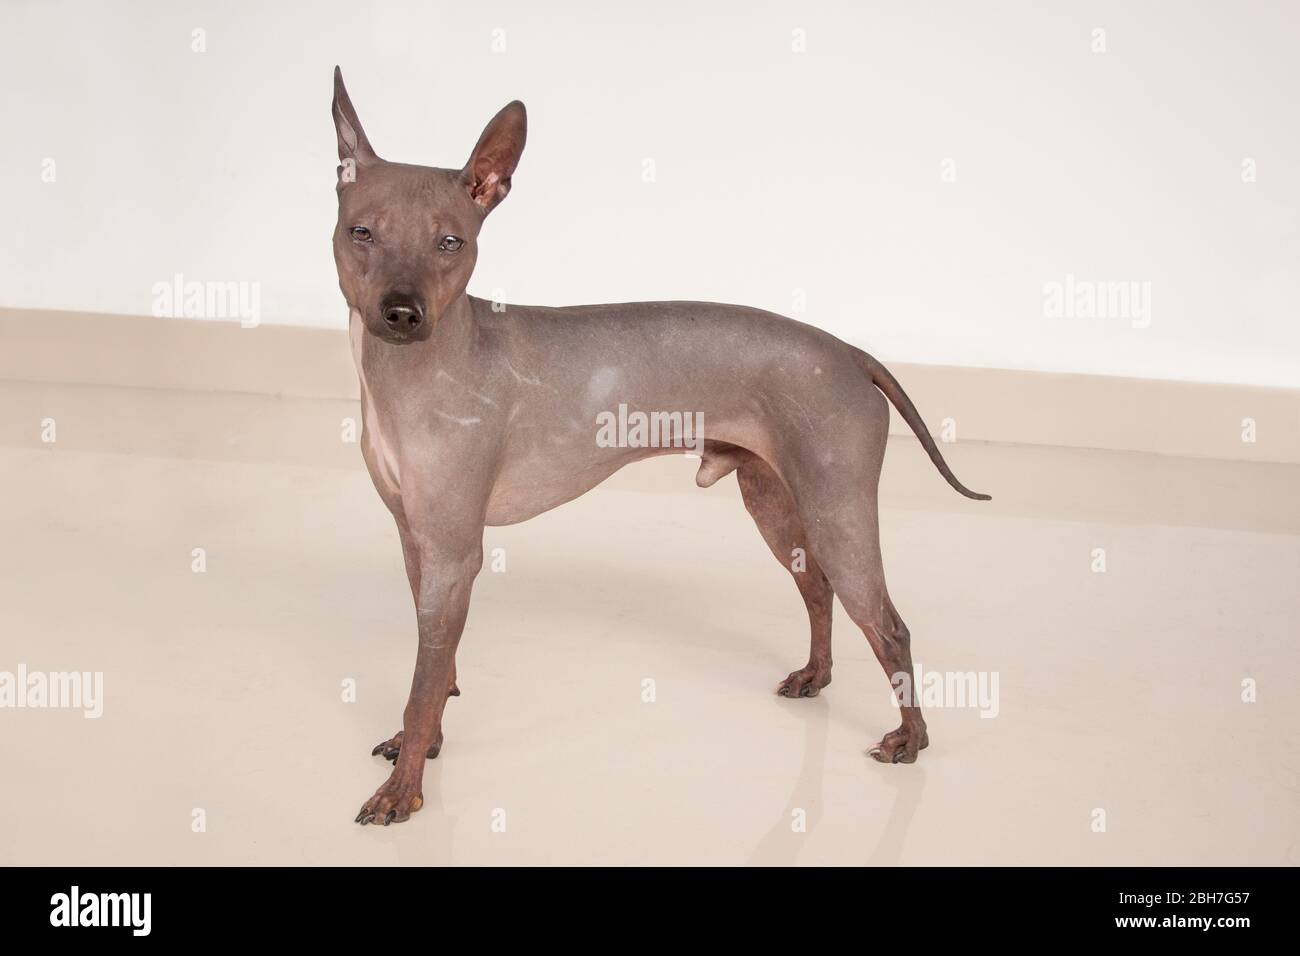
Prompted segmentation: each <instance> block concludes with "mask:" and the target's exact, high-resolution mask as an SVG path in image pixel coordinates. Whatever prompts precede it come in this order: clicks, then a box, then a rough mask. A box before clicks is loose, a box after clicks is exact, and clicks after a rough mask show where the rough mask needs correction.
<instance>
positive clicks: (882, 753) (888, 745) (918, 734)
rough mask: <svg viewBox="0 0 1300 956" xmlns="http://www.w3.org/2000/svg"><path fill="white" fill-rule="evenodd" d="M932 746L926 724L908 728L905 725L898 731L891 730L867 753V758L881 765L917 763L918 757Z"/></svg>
mask: <svg viewBox="0 0 1300 956" xmlns="http://www.w3.org/2000/svg"><path fill="white" fill-rule="evenodd" d="M928 746H930V735H929V734H928V733H927V732H926V729H925V724H921V725H920V726H919V727H908V726H907V724H903V725H902V726H901V727H899V728H898V729H897V730H891V731H890V732H889V733H887V734H885V736H884V737H883V738H881V741H880V743H878V744H876V745H875V746H874V747H872V748H871V749H870V750H868V751H867V756H868V757H871V758H872V759H873V760H876V761H878V762H879V763H916V755H917V754H918V753H919V752H920V751H922V750H924V749H925V748H926V747H928Z"/></svg>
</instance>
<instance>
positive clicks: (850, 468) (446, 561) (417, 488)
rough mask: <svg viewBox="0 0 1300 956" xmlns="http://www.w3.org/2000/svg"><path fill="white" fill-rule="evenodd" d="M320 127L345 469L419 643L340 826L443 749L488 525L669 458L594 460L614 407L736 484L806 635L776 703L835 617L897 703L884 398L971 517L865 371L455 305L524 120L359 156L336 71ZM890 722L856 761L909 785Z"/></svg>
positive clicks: (514, 310)
mask: <svg viewBox="0 0 1300 956" xmlns="http://www.w3.org/2000/svg"><path fill="white" fill-rule="evenodd" d="M333 114H334V120H335V127H336V131H337V133H338V142H339V157H340V160H341V165H340V167H339V180H340V181H339V187H338V198H339V219H338V224H337V226H336V228H335V231H334V257H335V261H336V263H337V265H338V273H339V285H340V288H341V289H342V291H343V295H344V297H345V298H346V300H347V302H348V304H349V307H350V309H351V320H350V322H351V340H352V349H353V356H354V359H355V361H356V365H357V371H358V375H359V377H360V381H361V393H362V418H363V433H362V451H363V455H364V457H365V460H366V465H367V467H368V468H369V470H370V474H371V477H372V478H373V480H374V483H375V487H376V489H377V490H378V492H379V494H380V497H381V498H382V499H383V501H384V503H385V504H386V505H387V506H388V508H389V510H390V511H392V513H393V516H394V518H395V519H396V522H397V527H398V532H399V536H400V538H401V543H402V549H403V554H404V555H405V559H406V570H407V576H408V578H409V581H410V585H411V592H412V596H413V597H414V599H415V607H416V622H417V629H418V635H419V645H418V650H417V653H416V663H415V675H414V678H413V680H412V684H411V693H410V697H409V699H408V702H407V705H406V710H405V713H404V715H403V725H402V731H401V733H399V734H398V735H396V736H395V737H393V738H392V739H390V740H388V741H385V742H383V743H381V744H379V745H378V746H377V747H376V748H375V750H374V753H375V754H378V755H382V756H385V757H387V758H388V759H391V760H393V761H394V767H393V771H392V774H391V776H390V777H389V779H388V780H387V781H386V782H385V783H384V785H383V786H382V787H380V788H379V790H378V791H377V792H376V793H375V794H374V796H372V797H371V798H370V799H369V800H367V801H366V803H365V804H364V805H363V806H362V808H361V812H360V813H359V814H358V816H357V821H358V822H360V823H383V824H385V825H386V824H388V823H393V822H399V821H402V820H405V819H407V818H409V816H410V815H411V813H413V812H414V811H416V810H418V809H419V808H420V806H421V804H422V802H423V797H422V794H421V781H422V777H423V771H424V762H425V760H426V759H429V758H432V757H435V756H437V754H438V751H439V749H440V748H441V746H442V739H443V734H442V715H443V709H444V707H445V705H446V702H447V698H448V697H449V696H450V695H452V694H454V693H458V691H456V689H455V687H456V671H455V654H456V648H457V645H458V643H459V641H460V636H461V631H462V629H463V627H464V624H465V618H466V615H467V613H468V609H469V600H470V592H471V589H472V587H473V584H474V579H475V576H476V575H477V574H478V572H479V569H480V567H481V565H482V561H483V550H482V540H483V529H484V527H485V526H486V525H503V524H512V523H515V522H519V521H524V520H527V519H528V518H531V517H533V516H534V515H537V514H540V513H542V512H544V511H547V510H548V509H550V508H554V507H556V506H557V505H560V504H563V503H564V502H566V501H570V500H572V499H574V498H576V497H578V496H579V495H581V494H583V493H584V492H586V491H588V490H589V489H591V488H592V487H594V486H595V485H597V484H598V483H600V482H601V481H602V480H604V479H605V478H606V477H608V476H609V475H611V474H613V473H614V472H615V471H617V470H618V469H620V468H622V467H623V466H624V465H627V464H629V463H630V462H633V461H637V460H639V459H642V458H646V457H649V456H651V455H658V454H668V453H673V452H679V453H680V452H682V451H685V450H688V449H686V448H683V447H675V448H674V447H654V448H645V447H618V446H614V447H603V446H602V443H600V442H599V441H598V440H597V430H598V429H597V422H598V416H599V415H601V414H602V413H609V412H615V413H616V411H617V409H618V407H619V405H620V404H623V405H626V406H627V407H628V409H631V410H634V411H635V410H640V411H644V412H652V411H660V412H682V413H688V414H690V413H701V414H702V415H703V419H702V420H703V422H704V439H705V440H704V443H703V449H702V450H703V456H702V461H701V464H700V471H699V474H698V476H697V482H698V483H699V484H700V485H701V486H707V485H711V484H713V483H714V482H716V481H717V480H719V479H720V478H722V477H723V476H725V475H727V474H730V473H731V472H732V471H736V472H737V474H738V481H739V485H740V489H741V493H742V496H743V499H744V502H745V506H746V508H747V509H748V510H749V512H750V514H751V515H752V516H753V517H754V520H755V522H756V523H757V525H758V528H759V531H760V532H761V533H762V536H763V538H764V540H765V541H766V542H767V544H768V546H769V547H770V548H771V550H772V553H773V554H774V555H775V556H776V558H777V560H779V561H780V562H781V563H782V565H784V566H785V567H787V568H788V569H789V570H790V571H791V574H792V576H793V577H794V579H795V583H796V585H797V586H798V588H799V592H800V594H801V595H802V596H803V598H804V601H805V603H806V605H807V608H808V614H809V620H810V624H811V630H812V639H811V650H810V655H809V661H808V664H807V666H805V667H803V668H801V669H799V670H797V671H795V672H793V673H791V674H790V675H789V676H788V677H787V678H786V679H785V680H784V681H782V682H781V684H780V685H779V687H778V688H777V691H778V693H781V694H783V695H785V696H788V697H792V698H796V699H797V698H800V697H811V696H815V695H816V694H817V693H819V692H820V691H821V689H822V688H824V687H825V686H826V685H827V684H829V683H830V679H831V604H832V598H833V596H834V595H838V596H839V598H840V601H841V602H842V604H843V605H844V608H845V610H846V611H847V612H848V614H849V616H850V617H851V618H852V619H853V622H854V623H855V624H856V625H857V626H858V627H859V628H861V629H862V631H863V633H864V634H865V635H866V637H867V640H868V641H869V642H870V645H871V648H872V650H873V651H874V652H875V654H876V657H877V659H878V660H879V661H880V664H881V666H882V667H883V668H884V670H885V673H886V675H887V676H889V677H890V678H891V680H893V679H894V676H895V675H901V674H906V675H907V678H908V684H909V685H910V683H911V674H912V660H911V651H910V646H909V645H910V639H909V635H908V631H907V627H906V626H905V625H904V624H903V621H902V619H901V618H900V617H899V615H898V612H897V611H896V610H895V609H894V606H893V604H892V602H891V601H890V599H889V594H888V592H887V591H886V589H885V578H884V572H883V569H882V564H881V557H880V542H879V533H878V528H877V503H876V488H877V482H878V479H879V476H880V468H881V462H882V460H883V457H884V451H885V441H886V433H887V429H888V424H889V405H888V402H887V401H886V396H888V398H889V399H890V400H891V401H893V403H894V404H895V405H896V406H897V407H898V409H899V411H900V412H901V413H902V414H903V416H904V418H905V419H906V420H907V421H908V422H909V424H910V425H911V426H912V427H913V430H914V431H916V433H917V436H918V438H920V440H921V441H922V444H923V445H924V446H925V448H926V450H927V452H928V453H929V454H930V457H931V459H932V460H933V461H934V463H935V465H936V466H937V467H938V468H939V470H940V471H941V472H942V473H943V475H944V477H945V478H947V479H948V480H949V482H950V483H951V484H952V485H953V487H955V488H957V490H958V491H960V492H962V493H963V494H966V495H967V496H969V497H983V496H977V495H975V494H974V493H973V492H969V491H967V490H966V489H965V488H964V487H963V486H961V485H960V483H959V482H957V480H956V478H954V477H953V476H952V473H951V472H950V471H949V470H948V467H947V465H946V464H945V463H944V462H943V459H942V457H941V456H940V454H939V451H938V449H937V448H936V447H935V445H934V442H933V441H932V440H931V439H930V437H929V435H928V434H927V433H926V431H925V427H924V424H923V423H922V422H921V419H920V417H919V415H918V414H917V413H916V409H915V408H914V407H913V406H912V404H911V402H910V401H909V400H908V399H907V396H906V395H905V394H904V393H903V391H902V389H901V388H900V387H899V386H898V383H897V382H896V381H894V379H893V377H892V376H891V375H889V373H888V372H887V371H886V370H885V369H884V368H883V366H881V365H880V364H879V363H877V362H876V361H875V360H874V359H872V358H871V357H870V356H869V355H867V354H866V353H864V352H861V351H859V350H857V349H855V348H853V347H851V346H849V345H846V344H845V343H843V342H841V341H839V340H838V339H836V338H834V337H833V336H831V335H828V334H826V333H825V332H822V331H820V330H818V329H815V328H812V327H811V326H808V325H804V324H801V323H799V322H795V321H793V320H790V319H786V318H783V317H781V316H777V315H773V314H771V313H767V312H762V311H759V310H757V309H750V308H744V307H741V306H733V305H718V304H713V303H703V302H645V303H632V304H623V305H588V306H576V307H572V308H562V309H558V308H545V307H537V306H519V305H510V306H508V307H505V308H502V307H500V306H498V307H495V308H494V306H493V304H492V303H489V302H486V301H484V300H482V299H478V298H475V297H473V296H470V295H467V294H466V291H465V289H466V285H467V283H468V282H469V278H470V275H471V273H472V272H473V269H474V263H475V260H476V257H477V238H478V234H479V229H480V228H481V226H482V224H483V221H484V218H485V217H486V216H487V214H488V213H489V212H490V211H491V210H492V209H493V208H494V207H495V206H496V205H497V203H499V202H500V201H501V200H502V199H504V198H505V196H506V194H507V193H508V192H509V190H510V186H511V179H512V176H513V174H514V171H515V166H516V164H517V163H518V161H519V157H520V154H521V153H522V151H523V146H524V140H525V136H526V120H525V113H524V108H523V105H522V104H521V103H518V102H515V103H511V104H509V105H507V106H506V107H505V108H504V109H502V110H501V112H500V113H498V114H497V115H496V117H494V118H493V120H492V121H491V122H490V123H489V124H488V126H487V128H486V129H485V130H484V132H483V135H482V136H481V137H480V139H479V142H478V144H477V145H476V146H475V147H474V150H473V151H472V153H471V155H470V158H469V161H468V162H467V163H466V165H465V167H464V168H462V169H459V170H452V169H437V168H431V167H424V166H411V165H405V164H399V163H389V162H386V161H384V160H382V159H380V158H379V157H378V156H376V155H375V153H374V151H373V149H372V148H371V146H370V143H369V140H368V139H367V138H366V135H365V133H364V131H363V130H362V127H361V124H360V121H359V120H358V118H357V115H356V112H355V110H354V109H353V107H352V104H351V101H350V100H349V98H348V95H347V91H346V90H345V89H344V87H343V81H342V77H341V75H339V73H338V72H337V71H336V73H335V98H334V106H333ZM358 229H360V230H361V231H360V232H358V231H357V230H358ZM678 437H681V436H678ZM660 444H661V446H662V445H663V444H666V442H661V443H660ZM796 549H798V552H799V553H801V554H802V555H803V560H796V558H795V552H796ZM901 703H902V705H903V706H902V707H901V713H902V724H901V726H900V727H899V728H898V729H897V730H894V731H892V732H891V733H889V734H887V735H885V737H884V738H883V739H882V740H881V741H880V743H879V744H877V745H876V746H875V747H874V748H872V749H871V750H870V751H869V753H870V754H871V756H873V757H874V758H875V759H876V760H879V761H882V762H885V763H910V762H912V761H914V760H916V757H917V753H918V751H920V750H921V749H922V748H924V747H925V746H927V744H928V742H929V741H928V739H927V736H926V725H925V720H924V719H923V717H922V716H921V711H920V708H919V707H916V706H912V703H911V702H910V701H906V700H903V701H901Z"/></svg>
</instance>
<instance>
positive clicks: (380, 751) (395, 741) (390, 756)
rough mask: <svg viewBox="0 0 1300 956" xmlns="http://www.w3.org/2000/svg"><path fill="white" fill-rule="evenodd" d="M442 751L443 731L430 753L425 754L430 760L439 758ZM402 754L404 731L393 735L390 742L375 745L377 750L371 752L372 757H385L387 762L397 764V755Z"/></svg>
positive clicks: (439, 733) (439, 732)
mask: <svg viewBox="0 0 1300 956" xmlns="http://www.w3.org/2000/svg"><path fill="white" fill-rule="evenodd" d="M441 750H442V731H441V730H440V731H438V739H437V740H435V741H434V742H433V746H431V747H430V748H429V750H428V752H427V753H426V754H425V757H427V758H428V759H429V760H432V759H433V758H434V757H436V756H438V753H439V752H440V751H441ZM401 752H402V731H400V730H399V731H398V732H397V733H395V734H393V736H392V737H390V738H389V739H388V740H384V741H380V742H379V743H377V744H375V749H374V750H372V751H370V756H372V757H383V758H384V759H385V760H388V761H391V762H393V763H397V755H398V754H400V753H401Z"/></svg>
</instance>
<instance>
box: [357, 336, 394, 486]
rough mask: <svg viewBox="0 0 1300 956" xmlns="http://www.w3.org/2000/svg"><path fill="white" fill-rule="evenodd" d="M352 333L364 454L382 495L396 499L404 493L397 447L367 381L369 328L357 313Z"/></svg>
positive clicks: (362, 452) (367, 465)
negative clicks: (379, 413) (359, 396)
mask: <svg viewBox="0 0 1300 956" xmlns="http://www.w3.org/2000/svg"><path fill="white" fill-rule="evenodd" d="M348 334H349V336H350V338H351V340H352V361H353V363H354V364H355V365H356V367H357V378H358V380H359V381H360V383H361V454H362V457H363V458H365V461H366V467H367V468H368V469H369V471H370V478H371V480H372V481H373V482H374V483H375V487H376V489H378V491H379V493H380V495H381V496H382V497H384V498H385V499H388V498H389V497H390V496H391V497H394V498H395V497H397V496H398V495H399V494H400V491H401V482H400V478H401V473H400V471H399V470H398V466H397V445H396V442H395V441H394V440H393V436H392V435H390V434H386V433H385V431H384V423H383V419H382V416H380V415H378V414H377V413H376V410H375V399H374V395H373V393H372V392H371V390H370V386H369V384H368V383H367V382H366V367H365V362H364V361H363V354H362V352H363V349H364V347H365V326H363V325H362V324H361V316H360V315H359V314H357V312H355V311H353V312H352V313H351V315H350V316H349V318H348Z"/></svg>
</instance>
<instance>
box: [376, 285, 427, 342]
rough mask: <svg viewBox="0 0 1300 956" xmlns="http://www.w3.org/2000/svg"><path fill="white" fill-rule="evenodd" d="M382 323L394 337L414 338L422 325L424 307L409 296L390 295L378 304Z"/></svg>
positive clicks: (399, 338)
mask: <svg viewBox="0 0 1300 956" xmlns="http://www.w3.org/2000/svg"><path fill="white" fill-rule="evenodd" d="M379 314H380V315H382V316H383V318H384V325H385V326H387V328H388V331H389V332H390V333H391V334H392V336H393V338H394V339H398V340H401V339H409V338H414V337H415V336H416V335H418V334H419V333H420V332H421V331H422V330H421V328H420V326H422V325H424V309H423V308H422V307H421V305H420V303H419V302H417V301H416V300H415V299H413V298H411V297H410V296H405V295H390V296H388V297H387V298H386V299H384V301H383V302H382V303H380V306H379Z"/></svg>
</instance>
